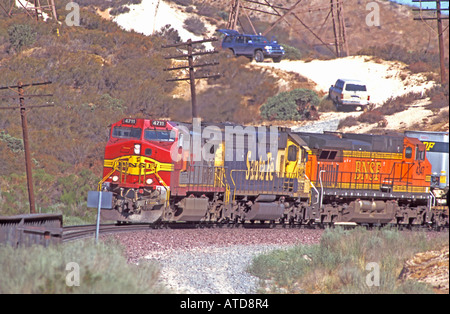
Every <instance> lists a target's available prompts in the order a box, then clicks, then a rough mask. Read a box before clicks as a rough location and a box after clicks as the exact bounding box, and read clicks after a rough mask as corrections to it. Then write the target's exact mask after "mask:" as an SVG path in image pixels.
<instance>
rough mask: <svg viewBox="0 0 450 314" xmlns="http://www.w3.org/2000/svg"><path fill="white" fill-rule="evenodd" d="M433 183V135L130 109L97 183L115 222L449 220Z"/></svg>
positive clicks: (107, 215) (105, 214) (105, 215)
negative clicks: (425, 138)
mask: <svg viewBox="0 0 450 314" xmlns="http://www.w3.org/2000/svg"><path fill="white" fill-rule="evenodd" d="M431 183H432V165H431V164H430V162H429V161H428V159H427V146H426V144H424V143H423V142H421V141H420V140H419V139H417V138H414V137H408V136H405V135H404V134H394V135H383V136H381V135H367V134H345V133H326V134H315V133H302V132H292V131H291V130H290V129H287V128H280V127H251V126H241V125H234V124H227V123H222V124H218V125H208V124H204V123H200V122H198V123H195V122H194V123H193V124H186V123H177V122H173V121H163V120H150V119H132V118H125V119H122V120H120V121H118V122H117V123H114V124H113V125H112V127H111V131H110V138H109V141H108V143H107V145H106V149H105V159H104V170H103V179H102V180H101V181H100V182H99V185H98V190H102V191H109V192H111V193H112V195H113V205H112V209H104V210H102V211H101V215H102V220H113V221H118V222H150V223H159V222H199V223H208V222H214V223H228V224H235V223H244V222H249V223H260V224H286V225H327V224H350V225H356V224H377V225H384V224H398V225H407V226H415V225H429V226H437V227H442V226H448V208H447V207H446V209H442V208H441V207H437V206H434V205H436V204H435V198H436V197H435V196H434V195H433V190H432V186H431V185H432V184H431Z"/></svg>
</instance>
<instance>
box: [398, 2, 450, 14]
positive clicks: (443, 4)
mask: <svg viewBox="0 0 450 314" xmlns="http://www.w3.org/2000/svg"><path fill="white" fill-rule="evenodd" d="M390 1H393V2H397V3H401V4H407V5H411V6H415V7H420V3H418V2H413V0H390ZM422 8H424V9H425V8H432V9H435V8H436V2H422ZM441 8H448V1H441ZM443 13H446V14H448V11H446V12H443Z"/></svg>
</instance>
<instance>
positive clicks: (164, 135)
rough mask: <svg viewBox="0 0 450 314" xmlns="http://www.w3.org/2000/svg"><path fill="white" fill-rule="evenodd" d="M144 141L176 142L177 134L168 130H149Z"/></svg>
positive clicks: (146, 131)
mask: <svg viewBox="0 0 450 314" xmlns="http://www.w3.org/2000/svg"><path fill="white" fill-rule="evenodd" d="M144 139H146V140H147V141H155V142H174V141H175V134H172V132H171V131H167V130H154V129H147V130H145V133H144Z"/></svg>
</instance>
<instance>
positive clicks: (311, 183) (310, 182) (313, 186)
mask: <svg viewBox="0 0 450 314" xmlns="http://www.w3.org/2000/svg"><path fill="white" fill-rule="evenodd" d="M304 176H305V177H306V179H307V180H308V181H309V184H310V185H311V186H312V188H313V189H314V191H316V193H317V196H319V191H318V190H317V189H316V187H315V185H314V183H313V182H312V180H310V179H309V178H308V176H307V175H306V173H305V174H304ZM317 203H319V197H317V202H315V203H314V204H313V205H315V204H317Z"/></svg>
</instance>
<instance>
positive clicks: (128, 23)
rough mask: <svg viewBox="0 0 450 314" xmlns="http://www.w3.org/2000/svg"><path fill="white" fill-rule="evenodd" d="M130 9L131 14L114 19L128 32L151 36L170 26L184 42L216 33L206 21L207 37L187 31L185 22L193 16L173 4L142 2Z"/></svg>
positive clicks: (144, 0) (151, 0)
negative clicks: (132, 31) (184, 26)
mask: <svg viewBox="0 0 450 314" xmlns="http://www.w3.org/2000/svg"><path fill="white" fill-rule="evenodd" d="M128 7H129V8H130V12H128V13H125V14H120V15H118V16H117V17H115V18H113V21H114V22H116V23H117V24H118V25H119V26H121V27H123V28H124V29H125V30H128V31H129V30H134V31H136V32H138V33H142V34H144V35H151V34H153V33H154V32H155V31H158V30H160V29H161V28H162V27H163V26H165V25H167V24H170V25H171V26H172V27H173V28H174V29H176V30H177V31H178V33H179V35H180V37H181V39H182V40H183V41H186V40H188V39H192V40H199V39H203V38H204V37H208V36H211V35H212V33H213V32H214V31H215V28H214V27H211V25H209V23H208V22H206V21H203V22H204V23H205V26H206V28H207V29H208V31H207V33H206V34H204V35H205V36H197V35H194V34H193V33H191V32H189V31H187V30H185V29H184V28H183V24H184V21H185V20H186V19H187V18H188V17H190V16H192V14H188V13H185V12H183V10H182V8H183V7H179V6H177V5H175V4H173V3H169V2H165V1H162V0H142V3H141V4H136V5H129V6H128ZM199 18H200V17H199Z"/></svg>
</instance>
